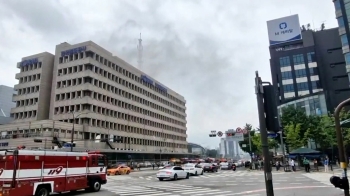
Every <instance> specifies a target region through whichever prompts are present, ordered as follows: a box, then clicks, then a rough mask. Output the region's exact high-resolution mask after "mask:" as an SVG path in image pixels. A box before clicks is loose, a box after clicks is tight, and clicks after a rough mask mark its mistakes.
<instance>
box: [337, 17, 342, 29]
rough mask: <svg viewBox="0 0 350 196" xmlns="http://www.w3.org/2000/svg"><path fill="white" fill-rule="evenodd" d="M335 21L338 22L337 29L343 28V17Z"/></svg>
mask: <svg viewBox="0 0 350 196" xmlns="http://www.w3.org/2000/svg"><path fill="white" fill-rule="evenodd" d="M337 20H338V26H339V27H344V19H343V17H342V16H341V17H339V18H337Z"/></svg>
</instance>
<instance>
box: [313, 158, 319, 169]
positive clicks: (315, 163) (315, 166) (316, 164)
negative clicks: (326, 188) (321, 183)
mask: <svg viewBox="0 0 350 196" xmlns="http://www.w3.org/2000/svg"><path fill="white" fill-rule="evenodd" d="M314 169H315V170H316V171H318V162H317V159H314Z"/></svg>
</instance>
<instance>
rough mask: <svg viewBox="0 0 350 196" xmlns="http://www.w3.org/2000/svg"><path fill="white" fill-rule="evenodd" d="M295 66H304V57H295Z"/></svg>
mask: <svg viewBox="0 0 350 196" xmlns="http://www.w3.org/2000/svg"><path fill="white" fill-rule="evenodd" d="M293 62H294V65H300V64H304V56H303V55H302V54H297V55H293Z"/></svg>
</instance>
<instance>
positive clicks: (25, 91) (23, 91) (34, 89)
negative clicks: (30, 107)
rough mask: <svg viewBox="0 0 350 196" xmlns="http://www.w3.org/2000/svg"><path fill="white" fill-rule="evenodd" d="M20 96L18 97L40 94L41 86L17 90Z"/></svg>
mask: <svg viewBox="0 0 350 196" xmlns="http://www.w3.org/2000/svg"><path fill="white" fill-rule="evenodd" d="M17 92H18V94H17V95H25V94H30V93H36V92H39V86H31V87H26V88H20V89H17Z"/></svg>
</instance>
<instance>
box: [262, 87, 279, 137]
mask: <svg viewBox="0 0 350 196" xmlns="http://www.w3.org/2000/svg"><path fill="white" fill-rule="evenodd" d="M263 88H264V94H263V96H264V109H265V116H266V117H265V122H266V129H267V130H268V131H272V132H278V131H279V129H280V127H279V123H278V113H277V102H276V96H277V94H276V92H275V89H274V88H273V86H272V85H266V86H263Z"/></svg>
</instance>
